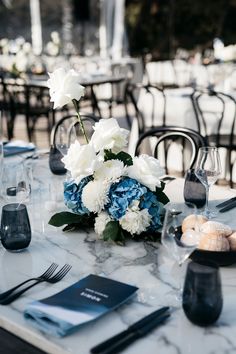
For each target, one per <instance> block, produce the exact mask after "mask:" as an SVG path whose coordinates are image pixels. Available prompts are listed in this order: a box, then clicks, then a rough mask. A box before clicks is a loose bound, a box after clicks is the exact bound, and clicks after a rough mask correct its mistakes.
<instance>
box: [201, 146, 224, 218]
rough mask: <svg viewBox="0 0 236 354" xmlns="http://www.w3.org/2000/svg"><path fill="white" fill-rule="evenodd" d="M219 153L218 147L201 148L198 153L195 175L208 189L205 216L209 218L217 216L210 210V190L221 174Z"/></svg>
mask: <svg viewBox="0 0 236 354" xmlns="http://www.w3.org/2000/svg"><path fill="white" fill-rule="evenodd" d="M221 171H222V169H221V163H220V155H219V151H218V149H217V148H216V147H211V146H208V147H201V148H200V149H199V151H198V157H197V163H196V168H195V174H196V176H197V177H198V179H199V180H200V181H201V183H202V184H203V185H204V187H205V189H206V205H205V210H204V212H203V214H204V215H205V216H206V217H207V218H208V219H210V218H213V217H215V216H216V212H213V211H212V210H210V209H209V205H208V201H209V189H210V186H212V185H213V184H214V183H215V182H216V181H217V179H218V178H219V176H220V174H221Z"/></svg>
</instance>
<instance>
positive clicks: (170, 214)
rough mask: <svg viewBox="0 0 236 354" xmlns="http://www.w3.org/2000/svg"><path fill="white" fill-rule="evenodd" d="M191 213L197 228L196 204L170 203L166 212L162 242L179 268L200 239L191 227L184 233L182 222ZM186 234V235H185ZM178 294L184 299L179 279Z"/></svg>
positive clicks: (194, 226) (179, 298)
mask: <svg viewBox="0 0 236 354" xmlns="http://www.w3.org/2000/svg"><path fill="white" fill-rule="evenodd" d="M190 215H191V227H192V228H193V229H194V228H197V215H196V206H195V205H194V204H192V203H169V204H168V205H167V206H166V213H165V218H164V223H163V228H162V235H161V243H162V244H163V246H164V247H165V248H166V250H167V251H168V253H169V254H170V256H171V257H172V258H173V259H174V260H175V261H176V262H177V264H178V266H179V270H180V271H181V266H182V265H183V263H184V262H185V261H186V259H187V258H188V257H189V256H190V254H191V253H192V252H193V251H194V250H195V249H196V248H197V246H198V239H197V237H195V236H196V235H195V232H194V230H193V229H192V230H191V229H189V230H188V231H187V232H188V234H186V233H185V234H184V232H183V231H184V230H183V229H182V224H183V221H184V219H186V217H188V216H189V217H190ZM183 234H184V235H183ZM178 287H179V288H178V291H177V294H176V298H177V300H181V299H182V284H181V280H180V279H179V286H178Z"/></svg>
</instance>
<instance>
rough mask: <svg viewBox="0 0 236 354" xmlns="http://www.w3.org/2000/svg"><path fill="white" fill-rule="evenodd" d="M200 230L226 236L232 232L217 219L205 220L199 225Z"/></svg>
mask: <svg viewBox="0 0 236 354" xmlns="http://www.w3.org/2000/svg"><path fill="white" fill-rule="evenodd" d="M200 232H203V233H205V234H214V235H218V236H224V237H228V236H230V235H231V234H232V229H231V227H229V226H228V225H225V224H222V223H221V222H218V221H207V222H205V223H204V224H202V225H201V227H200Z"/></svg>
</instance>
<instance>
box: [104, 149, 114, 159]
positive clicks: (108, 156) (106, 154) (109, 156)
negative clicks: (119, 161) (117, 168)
mask: <svg viewBox="0 0 236 354" xmlns="http://www.w3.org/2000/svg"><path fill="white" fill-rule="evenodd" d="M115 157H116V154H114V153H113V152H112V151H111V150H104V161H108V160H115Z"/></svg>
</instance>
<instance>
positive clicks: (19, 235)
mask: <svg viewBox="0 0 236 354" xmlns="http://www.w3.org/2000/svg"><path fill="white" fill-rule="evenodd" d="M0 235H1V242H2V245H3V247H5V248H6V249H7V250H9V251H20V250H23V249H25V248H26V247H28V246H29V244H30V241H31V227H30V221H29V216H28V212H27V208H26V205H25V204H18V203H11V204H6V205H4V206H3V208H2V217H1V229H0Z"/></svg>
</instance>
